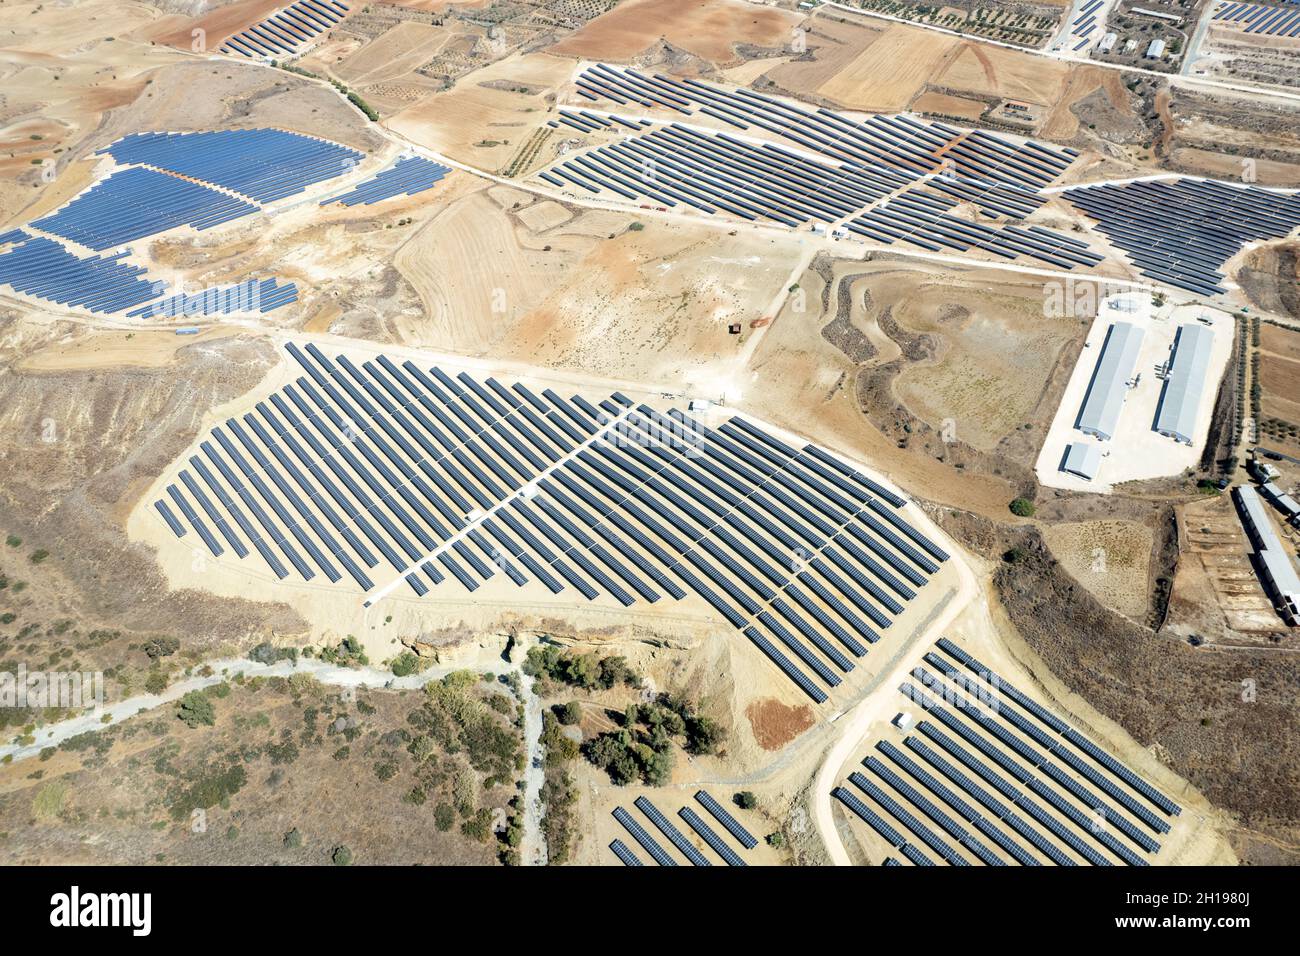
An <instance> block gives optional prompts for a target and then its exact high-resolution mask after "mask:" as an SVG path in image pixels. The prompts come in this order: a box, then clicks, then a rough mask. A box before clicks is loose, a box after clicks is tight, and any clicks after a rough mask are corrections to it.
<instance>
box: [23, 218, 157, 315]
mask: <svg viewBox="0 0 1300 956" xmlns="http://www.w3.org/2000/svg"><path fill="white" fill-rule="evenodd" d="M129 254H130V253H129V251H128V252H119V253H117V254H115V255H111V256H89V257H83V256H78V255H75V254H74V253H71V252H69V251H68V250H67V249H65V248H64V247H63V245H62V244H61V243H58V242H55V241H54V240H53V239H47V238H46V237H44V236H38V237H36V238H34V239H28V240H26V241H24V242H21V243H19V244H18V245H15V246H12V247H11V248H10V249H8V250H7V251H6V252H4V253H3V254H0V285H7V286H9V287H10V288H12V289H13V290H14V291H15V292H21V293H23V294H24V295H30V296H32V297H33V298H37V299H44V300H46V301H47V302H57V303H59V304H60V305H67V306H76V307H78V308H82V309H86V310H87V311H89V312H96V313H106V312H119V311H121V310H122V309H130V308H133V307H135V306H137V305H139V304H140V303H142V302H148V301H150V300H152V299H155V298H157V297H158V292H157V290H156V289H155V284H154V283H153V282H150V281H149V280H148V278H147V277H146V276H145V270H144V268H143V267H141V266H133V265H131V264H130V263H128V262H126V261H125V259H126V257H127V256H128V255H129Z"/></svg>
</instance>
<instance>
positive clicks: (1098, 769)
mask: <svg viewBox="0 0 1300 956" xmlns="http://www.w3.org/2000/svg"><path fill="white" fill-rule="evenodd" d="M925 664H926V665H928V668H927V667H926V666H918V667H917V668H916V670H915V671H914V672H913V677H914V678H915V681H914V682H908V683H905V684H903V685H902V687H901V688H900V690H901V691H902V692H903V694H904V696H905V697H907V698H908V699H909V700H911V701H912V702H913V703H915V704H917V705H918V706H920V707H921V708H922V709H923V711H924V712H925V717H924V718H923V719H922V720H921V721H920V722H919V723H918V724H917V725H916V728H915V731H916V732H915V733H912V734H908V735H907V736H906V738H905V739H904V740H903V741H902V743H903V746H902V747H898V746H896V745H895V744H893V743H892V742H890V741H889V740H883V739H882V740H879V741H877V742H876V745H875V752H874V753H873V754H871V755H870V756H868V757H867V758H866V759H865V760H863V762H862V763H863V767H864V769H865V770H866V773H862V772H854V773H852V774H850V775H849V783H850V784H852V789H850V788H849V787H846V786H841V787H837V788H836V789H835V790H834V791H833V795H834V797H835V798H836V799H838V800H839V801H840V802H841V803H843V804H844V806H845V807H847V808H848V809H849V810H850V811H851V812H852V813H853V814H855V815H856V816H857V817H858V818H860V819H861V820H862V821H863V822H864V823H866V824H867V825H868V826H869V827H870V828H871V829H872V830H874V831H875V832H876V833H877V834H878V835H879V836H880V837H881V838H883V839H884V840H885V841H886V842H887V843H889V844H890V846H892V847H894V848H895V849H897V851H898V852H899V853H900V854H901V855H902V856H903V857H904V858H905V859H907V860H909V861H910V862H912V863H914V864H916V865H918V866H933V865H935V862H936V861H940V862H947V863H949V864H951V865H953V866H969V865H971V864H972V862H975V863H983V864H986V865H989V866H1006V865H1008V864H1010V863H1019V864H1021V865H1025V866H1041V865H1043V864H1045V863H1046V864H1055V865H1059V866H1077V865H1079V864H1080V863H1084V864H1090V865H1093V866H1113V865H1115V864H1116V863H1117V862H1118V863H1122V864H1126V865H1128V866H1145V865H1147V864H1148V863H1149V862H1150V860H1151V858H1152V857H1153V856H1154V855H1155V854H1156V853H1158V852H1159V850H1160V843H1159V842H1158V840H1157V839H1156V837H1160V836H1163V835H1165V834H1167V833H1169V832H1170V829H1171V826H1170V823H1169V820H1170V819H1171V818H1174V817H1177V816H1178V815H1179V814H1180V813H1181V812H1182V810H1181V808H1180V807H1179V806H1178V805H1177V804H1176V803H1174V802H1173V801H1172V800H1170V799H1169V798H1168V797H1167V796H1165V795H1164V794H1163V793H1161V792H1160V791H1159V790H1157V789H1156V788H1155V787H1153V786H1151V784H1149V783H1148V782H1147V781H1145V780H1144V779H1142V778H1141V777H1140V776H1138V775H1137V774H1136V773H1135V772H1134V771H1133V770H1131V769H1130V768H1129V767H1127V766H1125V765H1124V764H1123V763H1121V762H1120V761H1119V760H1117V759H1116V758H1115V757H1113V756H1112V755H1111V754H1109V753H1107V752H1106V751H1104V750H1102V749H1101V748H1100V747H1098V746H1097V745H1096V744H1094V743H1093V742H1092V741H1091V740H1089V739H1088V738H1087V737H1085V736H1083V734H1081V733H1079V731H1077V730H1076V729H1074V728H1073V727H1071V726H1070V725H1069V724H1068V723H1067V722H1066V721H1064V720H1062V719H1061V718H1060V717H1059V716H1058V715H1056V714H1055V713H1053V712H1052V711H1050V710H1048V709H1047V708H1046V707H1044V706H1043V705H1041V704H1039V703H1038V702H1037V701H1034V700H1033V699H1032V698H1030V697H1029V696H1027V695H1026V694H1024V693H1022V692H1021V691H1020V690H1018V689H1017V688H1016V687H1014V686H1013V685H1011V684H1009V683H1007V682H1006V681H1004V680H1002V679H1001V678H1000V677H999V676H998V675H997V674H995V673H993V672H992V671H990V670H989V669H988V668H986V667H985V666H984V665H983V664H981V663H980V662H979V661H978V660H976V659H975V658H973V657H971V656H970V655H969V654H967V653H966V652H965V651H963V650H962V649H961V648H960V647H958V646H957V645H956V644H954V643H953V642H952V641H949V640H948V639H946V638H943V639H940V641H939V642H938V644H937V645H936V646H935V649H934V650H932V651H930V652H929V653H927V654H926V655H925ZM891 859H892V858H891ZM886 862H888V861H886ZM897 862H898V861H896V860H895V861H894V863H895V865H897Z"/></svg>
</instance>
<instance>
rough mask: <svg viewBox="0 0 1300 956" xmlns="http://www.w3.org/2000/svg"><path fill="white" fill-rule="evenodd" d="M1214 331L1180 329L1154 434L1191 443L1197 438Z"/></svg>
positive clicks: (1196, 327)
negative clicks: (1199, 412) (1197, 423)
mask: <svg viewBox="0 0 1300 956" xmlns="http://www.w3.org/2000/svg"><path fill="white" fill-rule="evenodd" d="M1213 349H1214V330H1213V329H1210V328H1207V327H1206V326H1204V325H1195V324H1191V323H1188V324H1187V325H1183V326H1179V329H1178V338H1177V339H1176V340H1175V343H1174V358H1173V368H1172V369H1171V370H1170V372H1169V376H1168V377H1167V378H1166V379H1165V387H1164V391H1163V392H1161V394H1160V409H1159V411H1157V412H1156V431H1158V432H1159V433H1160V434H1162V435H1168V436H1169V437H1171V438H1176V439H1178V440H1179V441H1182V442H1186V443H1187V444H1189V445H1190V444H1191V443H1192V441H1193V440H1194V439H1195V437H1196V419H1197V411H1198V410H1199V409H1200V406H1201V396H1202V394H1204V392H1205V380H1206V378H1207V377H1208V376H1209V370H1210V352H1211V351H1213Z"/></svg>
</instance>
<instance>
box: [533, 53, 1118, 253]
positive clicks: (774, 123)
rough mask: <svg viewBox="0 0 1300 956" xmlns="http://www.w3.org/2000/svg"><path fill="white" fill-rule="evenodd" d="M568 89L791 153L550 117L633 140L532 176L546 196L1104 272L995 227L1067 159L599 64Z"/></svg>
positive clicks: (1063, 248) (1034, 198) (1027, 210)
mask: <svg viewBox="0 0 1300 956" xmlns="http://www.w3.org/2000/svg"><path fill="white" fill-rule="evenodd" d="M576 85H577V88H578V92H579V93H580V94H581V95H582V96H584V97H586V98H588V99H591V100H609V101H613V102H615V103H619V104H623V105H642V106H653V107H659V108H666V109H668V110H671V111H674V112H676V113H679V114H682V115H694V114H695V113H697V112H698V113H699V114H701V115H705V116H709V117H711V118H713V119H717V120H721V121H722V122H724V123H726V124H728V125H730V126H733V127H735V128H737V129H740V130H746V131H749V130H751V129H757V130H761V131H764V132H766V133H774V134H776V135H777V136H780V137H782V138H783V139H785V140H786V141H788V142H789V143H790V144H791V145H792V147H794V148H797V149H799V150H800V152H796V151H794V149H787V148H782V147H780V146H777V145H775V144H772V143H761V144H758V143H755V142H752V141H750V140H748V139H745V138H738V137H737V136H735V135H728V134H726V133H718V132H704V131H701V130H697V129H693V128H691V127H689V126H686V125H683V124H682V123H669V124H667V125H666V126H663V127H662V128H659V129H654V130H647V129H646V128H645V127H646V126H647V125H648V124H649V121H648V120H644V119H642V120H638V121H635V122H633V121H629V120H626V119H623V118H622V117H619V116H617V115H615V114H609V116H608V117H607V118H606V117H602V116H600V115H599V114H597V113H595V112H592V111H591V110H581V111H578V112H576V113H575V112H573V111H566V110H561V111H560V119H559V120H558V121H552V125H557V124H558V123H564V124H565V125H568V126H571V127H573V128H574V129H577V130H580V131H582V132H601V131H618V132H622V131H623V129H626V130H629V131H631V133H630V134H629V135H625V136H624V138H623V139H622V140H621V141H618V142H614V143H607V144H604V145H601V146H598V147H596V148H595V149H593V150H590V151H588V152H586V153H584V154H582V155H580V156H575V157H573V158H572V159H568V160H565V161H563V162H561V163H559V164H557V165H555V166H553V167H552V168H550V169H549V170H546V171H543V172H542V173H540V174H539V175H540V177H541V178H542V179H543V180H545V181H547V182H549V183H551V185H554V186H559V187H565V186H566V185H574V186H578V187H579V188H581V189H583V190H585V191H587V192H589V193H594V194H599V193H601V192H603V191H606V190H607V191H609V192H611V193H614V194H615V195H619V196H622V197H623V198H625V199H629V200H633V201H638V200H647V199H648V200H652V201H654V202H655V203H657V204H659V205H661V206H662V207H664V208H670V207H675V206H678V204H685V205H686V206H691V207H694V208H696V209H699V210H701V211H702V212H705V213H709V214H714V213H716V212H718V211H723V212H726V213H730V214H732V215H736V216H739V217H741V218H744V219H749V220H758V219H766V220H770V221H773V222H777V223H780V224H782V225H785V226H789V227H791V228H798V227H800V226H802V225H804V224H807V223H818V222H819V223H822V224H831V223H836V222H841V221H843V222H844V227H845V228H846V229H848V230H849V231H851V232H855V233H858V234H859V235H863V236H866V237H868V238H871V239H875V240H877V241H881V242H886V243H893V242H895V241H902V242H908V243H910V244H912V245H916V246H919V247H921V248H925V249H931V250H937V249H940V248H943V247H948V248H955V249H959V250H961V251H969V250H972V249H986V250H988V251H991V252H993V253H994V254H996V255H999V256H1002V257H1004V258H1008V259H1015V258H1019V257H1021V256H1028V257H1031V258H1036V259H1039V260H1042V261H1045V262H1048V263H1050V264H1052V265H1055V266H1059V267H1061V268H1066V269H1072V268H1074V267H1075V266H1078V265H1082V266H1094V265H1097V264H1098V263H1100V262H1101V261H1102V257H1101V256H1099V255H1097V254H1095V253H1093V252H1091V251H1090V250H1089V249H1088V246H1087V244H1086V243H1084V242H1081V241H1079V240H1076V239H1073V238H1066V237H1062V236H1058V235H1056V234H1055V233H1053V232H1051V231H1050V230H1047V229H1043V228H1042V227H1034V228H1031V229H1019V228H1016V227H1008V226H1007V225H1005V223H1006V221H1008V220H1022V219H1024V218H1026V217H1027V216H1029V215H1032V214H1033V213H1034V212H1036V211H1037V210H1038V209H1040V208H1041V207H1042V206H1043V204H1044V203H1045V201H1046V200H1045V198H1044V197H1043V196H1042V195H1040V194H1039V192H1038V190H1040V189H1041V188H1042V187H1044V186H1047V185H1048V184H1050V183H1051V182H1053V181H1055V180H1056V178H1057V177H1059V176H1060V175H1061V173H1063V172H1064V171H1065V170H1066V169H1067V168H1069V166H1070V165H1071V164H1072V163H1073V162H1074V159H1075V157H1076V156H1077V155H1078V154H1077V153H1076V152H1075V151H1073V150H1055V149H1052V148H1049V147H1047V146H1043V145H1042V144H1039V143H1035V142H1032V141H1030V142H1025V143H1015V142H1012V141H1010V140H1006V139H1004V138H1002V137H998V136H994V135H992V134H989V133H985V132H982V131H977V130H976V131H970V130H959V129H955V128H953V127H950V126H946V125H944V124H942V123H922V122H919V121H917V120H914V119H911V118H908V117H903V116H897V117H885V116H873V117H871V118H869V119H867V120H865V121H858V120H853V119H849V118H847V117H845V116H842V115H840V114H838V113H835V112H833V111H831V110H826V109H818V110H808V109H802V108H799V107H796V106H792V105H790V104H787V103H783V102H781V101H779V100H776V99H773V98H772V97H767V96H763V95H762V94H759V93H755V92H753V91H751V90H747V89H734V90H728V89H724V88H721V87H717V86H713V85H710V84H706V83H703V82H700V81H698V80H694V79H681V80H676V79H672V78H670V77H667V76H664V75H662V74H654V75H652V76H647V75H645V74H642V73H639V72H638V71H636V70H633V69H618V68H615V67H610V66H607V65H605V64H598V65H596V66H594V67H592V68H590V69H588V70H586V71H584V73H583V74H582V75H581V76H580V77H579V78H578V80H577V81H576ZM808 151H811V153H812V154H815V157H816V158H815V157H814V156H813V155H809V152H808ZM882 202H883V203H884V204H885V205H883V206H882V205H881V203H882ZM958 202H963V203H970V204H972V205H973V206H975V207H976V208H977V209H978V210H979V212H980V213H981V214H982V215H983V217H984V218H986V219H989V220H999V222H998V224H997V225H996V226H995V225H989V224H986V223H983V222H979V223H971V222H969V221H966V220H963V219H959V218H958V217H957V216H955V215H946V213H947V211H948V210H950V209H952V208H953V207H955V206H956V205H957V203H958Z"/></svg>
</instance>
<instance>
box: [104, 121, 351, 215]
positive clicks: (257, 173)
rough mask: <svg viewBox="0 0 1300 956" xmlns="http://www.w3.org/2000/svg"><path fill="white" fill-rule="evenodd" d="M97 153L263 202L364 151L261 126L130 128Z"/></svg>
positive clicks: (337, 169)
mask: <svg viewBox="0 0 1300 956" xmlns="http://www.w3.org/2000/svg"><path fill="white" fill-rule="evenodd" d="M99 152H100V153H108V154H110V155H111V156H112V157H113V158H114V159H115V160H117V161H118V162H119V163H123V164H135V165H141V166H152V167H154V168H155V169H162V170H167V171H168V172H172V173H177V174H179V175H182V176H186V177H188V178H190V179H196V180H199V181H200V182H204V183H210V184H213V185H216V186H221V187H222V188H224V189H229V190H231V191H232V192H236V193H239V194H240V195H243V196H247V197H249V198H250V199H253V200H256V201H257V202H263V203H266V202H273V201H275V200H277V199H283V198H285V197H286V196H292V195H295V194H296V193H300V192H302V191H303V190H304V189H306V188H307V187H308V186H310V185H313V184H314V183H318V182H323V181H324V180H327V179H333V178H334V177H336V176H341V175H343V174H344V173H347V172H349V171H351V170H352V169H353V168H354V167H355V166H356V164H357V163H359V162H360V161H361V160H362V158H363V156H364V154H362V153H360V152H358V151H357V150H355V149H350V148H349V147H347V146H341V145H339V144H338V143H332V142H329V141H328V140H323V139H316V138H314V137H311V136H304V135H302V134H301V133H290V132H288V131H286V130H281V129H266V128H259V129H225V130H204V131H201V132H197V133H132V134H130V135H129V136H124V137H122V138H121V139H119V140H117V141H116V142H114V143H110V144H109V145H108V146H105V147H104V148H103V149H101V150H99Z"/></svg>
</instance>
